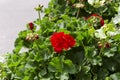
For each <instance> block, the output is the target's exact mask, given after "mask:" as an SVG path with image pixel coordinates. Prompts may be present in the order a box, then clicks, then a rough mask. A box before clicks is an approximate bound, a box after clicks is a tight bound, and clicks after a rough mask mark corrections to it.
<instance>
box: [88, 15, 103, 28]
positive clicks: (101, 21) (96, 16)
mask: <svg viewBox="0 0 120 80" xmlns="http://www.w3.org/2000/svg"><path fill="white" fill-rule="evenodd" d="M92 17H95V18H98V19H99V20H100V26H103V25H104V20H103V18H102V17H101V16H99V15H98V14H92V15H91V16H90V17H88V18H87V20H88V19H91V18H92Z"/></svg>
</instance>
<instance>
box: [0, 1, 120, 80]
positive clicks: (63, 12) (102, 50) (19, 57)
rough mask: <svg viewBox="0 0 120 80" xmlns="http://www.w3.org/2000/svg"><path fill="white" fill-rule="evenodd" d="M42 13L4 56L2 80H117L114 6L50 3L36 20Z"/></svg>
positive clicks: (119, 40) (119, 50) (119, 58)
mask: <svg viewBox="0 0 120 80" xmlns="http://www.w3.org/2000/svg"><path fill="white" fill-rule="evenodd" d="M42 7H43V6H40V5H39V6H38V7H37V8H35V9H36V11H38V13H39V18H38V19H37V20H35V21H33V22H30V23H28V24H27V29H26V30H24V31H21V32H20V33H19V34H18V38H17V39H16V41H15V49H14V50H13V53H12V54H10V53H9V54H7V56H6V62H5V63H4V65H3V66H2V69H1V70H0V71H1V75H0V77H1V79H2V80H119V79H120V29H119V23H114V21H113V19H112V18H114V17H115V15H117V14H118V7H119V0H91V2H90V0H51V1H50V3H49V5H48V8H46V9H44V13H45V16H44V17H43V18H42V19H41V17H40V12H41V10H42ZM93 14H94V16H93ZM95 15H96V16H95ZM101 20H102V24H101ZM59 33H60V35H58V34H59ZM61 33H62V35H61ZM63 33H64V34H63ZM54 35H56V36H55V37H54V38H52V36H54ZM51 38H52V40H51ZM54 39H55V40H54ZM52 41H53V43H52ZM72 42H74V44H72ZM70 44H72V46H70ZM56 47H57V50H58V49H59V47H60V51H57V50H55V48H56ZM61 49H62V50H61Z"/></svg>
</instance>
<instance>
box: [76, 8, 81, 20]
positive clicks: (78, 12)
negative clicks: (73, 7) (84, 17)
mask: <svg viewBox="0 0 120 80" xmlns="http://www.w3.org/2000/svg"><path fill="white" fill-rule="evenodd" d="M79 14H80V8H79V9H78V11H77V15H76V18H78V17H79Z"/></svg>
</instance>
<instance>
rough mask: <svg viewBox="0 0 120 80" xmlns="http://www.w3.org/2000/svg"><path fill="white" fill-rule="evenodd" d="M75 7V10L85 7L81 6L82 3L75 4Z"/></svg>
mask: <svg viewBox="0 0 120 80" xmlns="http://www.w3.org/2000/svg"><path fill="white" fill-rule="evenodd" d="M73 7H75V8H83V7H84V5H83V4H81V3H75V4H73Z"/></svg>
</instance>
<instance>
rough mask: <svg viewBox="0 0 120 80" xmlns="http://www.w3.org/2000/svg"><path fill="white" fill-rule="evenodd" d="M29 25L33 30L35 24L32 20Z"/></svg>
mask: <svg viewBox="0 0 120 80" xmlns="http://www.w3.org/2000/svg"><path fill="white" fill-rule="evenodd" d="M28 25H29V28H30V30H33V28H34V24H33V23H32V22H30V23H29V24H28Z"/></svg>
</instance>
